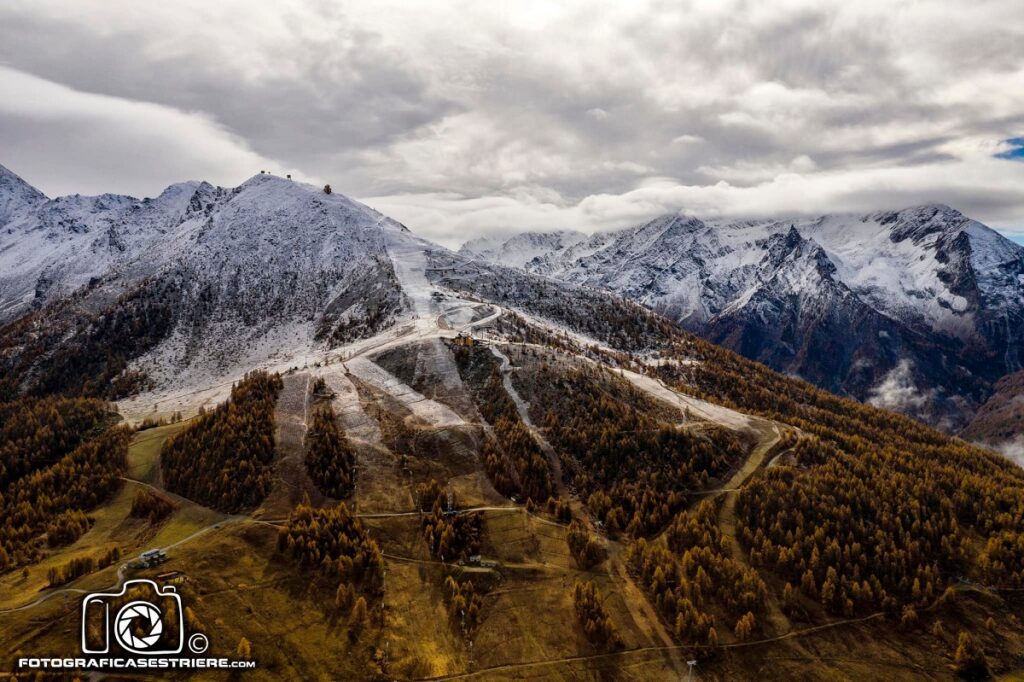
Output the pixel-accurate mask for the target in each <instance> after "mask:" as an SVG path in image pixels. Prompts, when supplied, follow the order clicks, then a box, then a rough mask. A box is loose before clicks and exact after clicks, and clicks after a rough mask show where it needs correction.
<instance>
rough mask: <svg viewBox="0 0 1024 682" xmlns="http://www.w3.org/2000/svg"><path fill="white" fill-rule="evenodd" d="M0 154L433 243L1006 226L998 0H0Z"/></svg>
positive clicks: (88, 184) (1004, 7)
mask: <svg viewBox="0 0 1024 682" xmlns="http://www.w3.org/2000/svg"><path fill="white" fill-rule="evenodd" d="M0 164H3V165H5V166H7V167H9V168H10V169H12V170H14V171H15V172H17V173H18V174H20V175H22V176H23V177H24V178H25V179H26V180H28V181H29V182H31V183H32V184H34V185H36V186H37V187H39V188H40V189H42V190H43V191H45V192H47V193H48V194H50V195H51V196H52V195H59V194H66V193H74V192H81V193H101V192H120V193H127V194H133V195H136V196H152V195H155V194H157V193H159V191H160V190H161V189H162V188H163V187H164V186H165V185H167V184H170V183H171V182H177V181H180V180H185V179H206V180H209V181H211V182H214V183H215V184H220V185H228V186H233V185H236V184H238V183H239V182H241V181H243V180H245V179H246V178H247V177H249V176H251V175H253V174H254V173H256V172H258V171H259V170H260V169H267V170H272V171H274V172H279V173H285V172H291V173H293V174H295V175H296V176H297V177H301V178H304V179H307V180H310V181H313V182H317V183H322V182H330V183H331V185H332V186H333V187H334V188H335V190H336V191H341V192H344V193H346V194H349V195H351V196H354V197H356V198H359V199H361V200H363V201H365V202H367V203H369V204H371V205H372V206H374V207H375V208H377V209H379V210H382V211H384V212H385V213H388V214H390V215H392V216H393V217H395V218H397V219H399V220H402V221H403V222H405V223H406V224H407V225H409V226H410V227H411V228H412V229H413V230H414V231H417V232H420V233H422V234H424V235H426V236H429V237H432V238H434V239H437V240H439V241H442V242H444V243H446V244H449V245H455V244H458V243H460V242H461V241H463V240H464V239H465V238H467V237H469V236H476V235H480V234H488V233H505V232H511V231H519V230H525V229H552V228H567V227H572V228H578V229H584V230H587V231H590V230H599V229H608V228H612V227H620V226H624V225H627V224H630V223H634V222H637V221H639V220H642V219H645V218H649V217H651V216H654V215H657V214H660V213H665V212H668V211H675V210H683V211H686V212H688V213H692V214H696V215H699V216H703V217H714V216H738V217H745V216H769V215H771V216H777V215H789V214H817V213H822V212H834V211H862V210H874V209H881V208H898V207H902V206H907V205H911V204H916V203H922V202H930V201H941V202H944V203H948V204H950V205H953V206H955V207H957V208H959V209H961V210H962V211H964V212H965V213H967V214H969V215H971V216H973V217H976V218H978V219H980V220H982V221H984V222H986V223H988V224H990V225H992V226H993V227H997V228H999V229H1001V230H1002V231H1004V232H1005V233H1007V234H1010V235H1014V236H1018V237H1024V9H1022V8H1021V4H1020V0H964V1H954V0H947V1H942V0H931V1H929V0H919V1H915V2H903V1H899V0H861V1H860V2H849V1H848V0H842V1H835V2H833V1H822V0H806V1H804V0H771V1H770V2H765V1H755V2H745V1H741V0H735V1H733V0H699V1H692V2H686V1H680V0H671V1H669V2H641V1H639V0H629V1H628V2H626V1H623V2H617V3H611V2H608V3H603V2H593V1H591V2H579V1H562V2H558V3H553V2H549V1H536V2H534V1H532V0H517V1H516V2H497V3H496V2H489V1H480V2H458V1H450V2H441V1H439V0H429V1H423V2H415V1H408V0H406V1H403V2H393V1H390V0H385V1H376V0H373V1H367V0H362V1H359V2H330V1H328V0H278V1H277V2H275V3H253V2H241V1H240V0H239V1H234V0H232V1H211V0H199V1H193V0H177V1H176V2H173V3H168V2H164V3H155V2H138V1H133V2H115V1H112V0H96V1H92V0H33V1H32V2H25V3H13V2H9V3H3V4H2V5H0Z"/></svg>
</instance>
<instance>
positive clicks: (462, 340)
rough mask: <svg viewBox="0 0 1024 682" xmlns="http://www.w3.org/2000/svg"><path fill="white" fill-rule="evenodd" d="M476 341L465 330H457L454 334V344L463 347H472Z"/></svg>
mask: <svg viewBox="0 0 1024 682" xmlns="http://www.w3.org/2000/svg"><path fill="white" fill-rule="evenodd" d="M475 343H476V342H475V341H474V340H473V337H472V336H471V335H470V334H468V333H467V332H459V333H458V334H456V335H455V345H456V346H463V347H465V348H472V347H473V345H474V344H475Z"/></svg>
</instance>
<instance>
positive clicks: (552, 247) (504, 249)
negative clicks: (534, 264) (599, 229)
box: [459, 230, 587, 268]
mask: <svg viewBox="0 0 1024 682" xmlns="http://www.w3.org/2000/svg"><path fill="white" fill-rule="evenodd" d="M586 238H587V235H585V234H583V233H582V232H576V231H575V230H553V231H550V232H522V233H520V234H517V235H515V236H513V237H511V238H509V239H507V240H502V239H499V238H496V237H478V238H477V239H471V240H470V241H468V242H466V243H465V244H463V245H462V248H461V249H459V253H460V254H462V255H464V256H467V257H469V258H476V259H478V260H486V261H492V262H499V263H502V264H504V265H510V266H512V267H517V268H521V267H524V266H525V265H526V264H527V263H530V262H531V261H533V260H534V259H535V258H537V257H538V256H544V255H547V254H549V253H552V252H557V251H562V250H564V249H567V248H570V247H572V246H575V245H577V244H579V243H580V242H582V241H583V240H585V239H586Z"/></svg>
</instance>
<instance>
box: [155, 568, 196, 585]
mask: <svg viewBox="0 0 1024 682" xmlns="http://www.w3.org/2000/svg"><path fill="white" fill-rule="evenodd" d="M156 579H157V580H159V581H160V582H161V583H163V584H165V585H168V584H169V585H180V584H181V583H187V582H188V576H187V575H185V572H184V571H167V572H166V573H161V574H160V575H158V576H157V577H156Z"/></svg>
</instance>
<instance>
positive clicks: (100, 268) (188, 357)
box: [0, 171, 415, 384]
mask: <svg viewBox="0 0 1024 682" xmlns="http://www.w3.org/2000/svg"><path fill="white" fill-rule="evenodd" d="M8 175H10V177H12V178H13V177H15V176H13V174H8V173H7V172H6V171H5V173H4V174H3V175H2V176H0V177H2V178H3V179H4V184H3V186H2V188H0V189H2V192H3V193H2V194H0V206H6V207H7V217H6V218H5V219H4V220H3V222H2V223H0V324H2V323H5V322H7V323H10V322H12V321H13V320H15V319H18V318H21V316H23V315H24V314H26V313H30V312H31V313H33V315H34V316H35V318H36V319H37V320H38V321H39V323H40V325H41V328H42V329H43V330H44V331H45V333H44V334H33V335H28V334H25V335H24V336H22V337H20V339H15V340H14V341H12V339H11V338H8V339H7V341H8V343H9V344H11V345H14V346H15V347H17V348H21V350H22V352H23V354H24V355H25V356H26V362H27V361H28V359H27V356H29V355H31V354H33V353H34V354H37V355H40V356H41V357H43V358H44V360H45V359H47V358H49V359H51V360H52V361H53V362H52V363H51V364H52V365H53V366H52V368H51V369H52V371H54V372H57V371H58V367H59V366H60V364H61V361H60V357H58V356H59V354H60V353H62V352H67V353H70V352H71V350H69V344H73V345H74V346H75V348H74V355H75V357H79V356H82V355H85V356H88V357H92V356H94V355H100V354H101V353H102V352H103V350H104V348H105V347H110V348H115V349H117V352H119V353H120V352H123V354H124V358H122V360H123V362H124V363H134V364H131V365H130V367H129V369H130V368H131V367H134V366H136V365H138V366H141V365H145V366H146V368H147V371H146V374H147V375H148V379H149V380H150V381H155V382H156V383H157V384H160V383H162V382H171V381H174V380H175V376H176V373H177V372H178V371H180V370H181V368H183V367H189V368H192V369H193V370H195V371H207V372H209V373H210V374H215V373H216V372H217V371H218V370H219V369H223V368H225V367H228V366H245V365H247V364H248V365H250V366H255V365H258V364H261V363H263V362H266V361H267V360H268V359H269V358H272V357H282V358H283V357H285V356H287V354H288V353H289V352H291V351H296V350H298V351H301V350H302V349H310V348H316V347H324V346H329V345H331V344H338V343H342V342H347V341H351V340H353V339H358V338H362V337H366V336H370V335H372V334H375V333H377V332H379V331H380V330H381V329H383V328H385V327H387V326H388V325H390V324H392V323H393V322H394V320H395V319H396V317H397V316H398V315H400V313H402V311H403V310H408V309H409V308H410V307H411V304H410V299H409V298H408V297H407V296H406V295H405V293H404V292H403V290H402V287H401V285H400V283H399V281H398V279H397V278H396V275H395V271H394V262H393V261H392V259H391V258H390V257H389V255H388V251H387V247H388V244H389V243H391V244H396V243H401V241H402V240H403V239H406V240H413V239H415V238H414V237H412V235H411V234H409V232H408V230H406V229H405V228H404V227H403V226H401V225H399V224H398V223H395V222H394V221H391V220H390V219H388V218H386V217H385V216H383V215H381V214H379V213H377V212H376V211H374V210H373V209H371V208H369V207H367V206H364V205H363V204H360V203H358V202H356V201H353V200H351V199H348V198H347V197H344V196H342V195H340V194H325V193H324V192H323V191H322V190H320V189H319V188H316V187H312V186H309V185H304V184H301V183H297V182H293V181H291V180H288V179H284V178H280V177H275V176H272V175H264V174H260V175H256V176H255V177H253V178H251V179H250V180H248V181H246V182H245V183H243V184H242V185H240V186H238V187H235V188H230V189H229V188H222V187H213V186H212V185H209V184H207V183H203V182H187V183H182V184H177V185H172V186H171V187H169V188H167V190H165V191H164V192H163V193H162V194H161V195H160V196H158V197H156V198H154V199H141V200H140V199H135V198H133V197H126V196H117V195H102V196H98V197H82V196H77V195H76V196H69V197H61V198H57V199H47V198H45V197H43V196H42V195H41V194H39V193H38V192H35V191H34V190H32V189H31V188H30V187H28V185H25V184H24V183H20V182H19V183H14V182H8V181H7V180H8ZM18 329H19V328H18V327H17V326H15V331H17V330H18ZM7 331H8V332H9V333H10V332H11V330H10V329H8V330H7ZM17 341H20V342H21V343H23V344H24V345H23V346H20V345H19V344H18V343H16V342H17ZM141 357H144V360H145V361H144V362H136V359H137V358H141ZM97 362H99V361H98V360H97ZM75 364H76V366H75V368H74V370H75V371H81V372H82V374H83V377H82V378H83V380H85V379H86V375H87V374H88V372H89V371H95V367H94V368H92V370H90V369H89V368H88V367H78V365H79V364H82V361H80V360H76V363H75ZM108 364H109V363H108ZM115 364H117V363H115ZM67 370H68V368H64V369H63V370H61V371H63V372H65V373H66V372H67Z"/></svg>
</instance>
